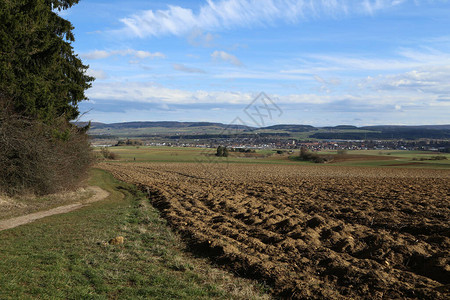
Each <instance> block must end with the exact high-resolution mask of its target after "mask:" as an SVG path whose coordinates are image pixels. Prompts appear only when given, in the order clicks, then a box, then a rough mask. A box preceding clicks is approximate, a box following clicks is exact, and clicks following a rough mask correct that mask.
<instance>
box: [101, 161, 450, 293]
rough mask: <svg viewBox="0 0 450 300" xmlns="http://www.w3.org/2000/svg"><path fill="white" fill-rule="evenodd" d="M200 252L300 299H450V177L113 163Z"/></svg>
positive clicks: (425, 173) (323, 168)
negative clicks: (143, 191) (144, 192)
mask: <svg viewBox="0 0 450 300" xmlns="http://www.w3.org/2000/svg"><path fill="white" fill-rule="evenodd" d="M102 167H103V168H104V169H106V170H109V171H111V172H112V173H113V174H114V176H116V177H117V178H119V179H121V180H124V181H127V182H130V183H133V184H138V185H140V186H141V187H142V188H143V189H144V190H146V191H147V192H148V194H149V197H150V199H151V201H152V203H153V205H154V206H156V207H158V208H159V209H160V210H161V212H162V214H163V216H164V217H165V218H166V219H167V220H168V221H169V223H170V224H171V225H172V226H173V227H174V228H175V229H176V230H178V231H179V232H180V233H182V235H183V236H184V237H185V238H186V239H187V240H188V241H189V243H190V245H191V246H192V249H193V250H194V251H195V252H196V253H199V254H204V255H208V256H210V257H211V258H213V259H214V260H215V261H216V262H217V263H221V264H223V265H225V266H227V267H228V268H231V269H233V270H234V271H235V272H237V273H238V274H240V275H242V276H246V277H253V278H258V279H260V280H262V281H265V282H266V283H268V284H269V285H270V286H271V287H272V288H273V290H272V291H273V293H274V294H275V295H277V296H281V297H289V298H295V299H361V298H362V299H449V297H450V221H449V220H450V185H449V179H450V172H449V171H447V170H417V169H414V170H410V169H388V168H384V169H377V168H351V167H336V166H292V165H286V166H276V165H201V164H162V163H159V164H158V163H153V164H150V163H149V164H144V163H142V164H118V163H116V164H113V163H110V164H103V165H102Z"/></svg>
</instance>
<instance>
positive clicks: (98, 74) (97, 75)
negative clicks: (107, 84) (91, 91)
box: [86, 68, 108, 80]
mask: <svg viewBox="0 0 450 300" xmlns="http://www.w3.org/2000/svg"><path fill="white" fill-rule="evenodd" d="M86 73H87V75H89V76H92V77H95V79H99V80H101V79H107V78H108V74H106V72H105V71H103V70H95V69H91V68H89V69H88V70H87V72H86Z"/></svg>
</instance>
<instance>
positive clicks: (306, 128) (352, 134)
mask: <svg viewBox="0 0 450 300" xmlns="http://www.w3.org/2000/svg"><path fill="white" fill-rule="evenodd" d="M86 124H87V123H86V122H79V123H77V125H79V126H85V125H86ZM233 131H234V132H233ZM241 133H248V134H257V135H258V136H259V137H264V136H272V137H279V138H281V137H284V138H296V137H299V136H301V138H303V139H309V138H310V139H326V140H335V139H339V140H368V139H380V140H389V139H409V140H414V139H421V138H430V139H450V125H418V126H401V125H377V126H363V127H357V126H353V125H338V126H327V127H314V126H311V125H301V124H279V125H272V126H266V127H261V128H255V127H249V126H244V125H234V124H233V125H227V124H223V123H217V122H177V121H155V122H125V123H112V124H105V123H98V122H93V123H91V128H90V130H89V134H90V135H91V136H93V137H108V136H110V137H115V138H120V137H143V138H145V137H152V136H153V137H154V136H162V137H168V138H180V137H182V136H183V137H185V138H189V139H195V138H197V139H208V138H217V137H220V136H223V137H225V135H226V136H227V137H228V138H230V137H233V134H241ZM247 136H248V137H250V135H247Z"/></svg>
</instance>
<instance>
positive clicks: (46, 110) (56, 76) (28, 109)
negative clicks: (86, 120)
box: [0, 0, 94, 124]
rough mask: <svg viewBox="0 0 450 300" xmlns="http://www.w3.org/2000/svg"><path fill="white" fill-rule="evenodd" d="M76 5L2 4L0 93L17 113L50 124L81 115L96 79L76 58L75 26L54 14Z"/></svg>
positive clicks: (25, 0)
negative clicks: (88, 92)
mask: <svg viewBox="0 0 450 300" xmlns="http://www.w3.org/2000/svg"><path fill="white" fill-rule="evenodd" d="M76 3H78V0H1V1H0V92H1V93H2V94H3V96H4V97H3V99H10V101H11V102H12V103H11V105H10V106H12V107H11V108H12V109H13V110H14V112H15V113H18V114H20V115H22V116H26V117H31V118H33V119H38V120H41V121H44V122H45V123H47V124H50V123H52V122H53V120H55V119H57V118H60V117H63V118H64V119H66V120H73V119H75V118H76V117H77V116H78V115H79V111H78V103H79V102H80V101H83V100H87V98H86V96H85V94H84V91H85V90H86V89H87V88H89V87H90V86H91V84H90V82H91V81H93V80H94V78H93V77H90V76H87V75H86V70H87V66H86V65H83V63H82V61H81V60H80V59H79V58H78V56H77V55H76V54H74V52H73V47H72V45H71V42H73V41H74V35H73V33H72V30H73V26H72V24H71V23H70V22H69V21H67V20H65V19H63V18H61V17H60V16H59V15H58V14H57V13H56V12H55V10H62V9H67V8H69V7H71V6H72V5H73V4H76Z"/></svg>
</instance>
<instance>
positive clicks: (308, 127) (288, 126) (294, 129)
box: [261, 124, 317, 132]
mask: <svg viewBox="0 0 450 300" xmlns="http://www.w3.org/2000/svg"><path fill="white" fill-rule="evenodd" d="M261 129H271V130H285V131H290V132H308V131H316V130H317V128H315V127H313V126H311V125H294V124H282V125H273V126H268V127H263V128H261Z"/></svg>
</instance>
